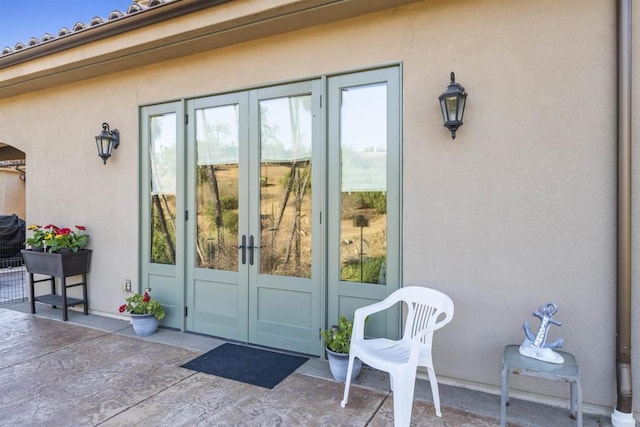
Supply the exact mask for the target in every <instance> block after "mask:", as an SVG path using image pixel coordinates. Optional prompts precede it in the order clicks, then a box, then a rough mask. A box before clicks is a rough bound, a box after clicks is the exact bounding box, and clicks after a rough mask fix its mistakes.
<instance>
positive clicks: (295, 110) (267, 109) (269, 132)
mask: <svg viewBox="0 0 640 427" xmlns="http://www.w3.org/2000/svg"><path fill="white" fill-rule="evenodd" d="M311 136H312V134H311V96H310V95H303V96H293V97H286V98H277V99H268V100H264V101H260V147H261V150H260V221H261V226H260V230H261V237H260V241H261V250H260V273H262V274H276V275H280V276H293V277H306V278H310V277H311V240H312V239H311V237H312V227H311V218H312V209H311Z"/></svg>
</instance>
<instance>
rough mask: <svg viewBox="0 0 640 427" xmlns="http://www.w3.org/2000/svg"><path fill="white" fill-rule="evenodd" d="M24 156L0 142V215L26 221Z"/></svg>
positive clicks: (25, 166) (25, 168) (21, 152)
mask: <svg viewBox="0 0 640 427" xmlns="http://www.w3.org/2000/svg"><path fill="white" fill-rule="evenodd" d="M26 171H27V164H26V155H25V153H24V152H23V151H20V150H18V149H17V148H15V147H12V146H11V145H9V144H7V143H6V142H4V141H0V215H11V214H16V215H18V216H19V217H20V218H22V219H26V215H27V212H26V185H25V181H26V173H27V172H26Z"/></svg>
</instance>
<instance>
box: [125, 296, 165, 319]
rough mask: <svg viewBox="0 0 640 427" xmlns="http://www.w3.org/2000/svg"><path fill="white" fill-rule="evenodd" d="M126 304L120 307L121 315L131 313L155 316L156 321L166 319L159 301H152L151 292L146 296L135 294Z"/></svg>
mask: <svg viewBox="0 0 640 427" xmlns="http://www.w3.org/2000/svg"><path fill="white" fill-rule="evenodd" d="M126 302H127V303H126V304H122V305H121V306H120V309H119V311H120V313H124V312H125V311H126V312H129V313H131V314H153V315H154V316H155V318H156V319H158V320H162V319H164V308H163V307H162V304H160V302H159V301H154V300H152V299H151V296H150V295H149V292H145V293H144V295H140V294H137V293H136V294H133V295H131V296H130V297H129V298H127V299H126Z"/></svg>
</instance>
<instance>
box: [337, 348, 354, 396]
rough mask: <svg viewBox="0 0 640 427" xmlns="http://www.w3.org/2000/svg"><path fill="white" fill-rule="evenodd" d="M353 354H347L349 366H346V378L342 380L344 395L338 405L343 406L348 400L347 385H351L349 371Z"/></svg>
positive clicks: (350, 370) (351, 368) (351, 367)
mask: <svg viewBox="0 0 640 427" xmlns="http://www.w3.org/2000/svg"><path fill="white" fill-rule="evenodd" d="M354 359H355V356H354V355H353V354H349V366H348V367H347V378H345V380H344V395H343V396H342V402H340V406H341V407H342V408H344V407H345V406H347V402H349V386H350V385H351V372H352V371H353V362H354Z"/></svg>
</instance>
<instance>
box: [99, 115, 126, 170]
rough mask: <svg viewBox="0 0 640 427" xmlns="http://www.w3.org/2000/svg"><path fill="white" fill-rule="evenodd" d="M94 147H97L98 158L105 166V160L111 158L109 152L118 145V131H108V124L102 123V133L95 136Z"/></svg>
mask: <svg viewBox="0 0 640 427" xmlns="http://www.w3.org/2000/svg"><path fill="white" fill-rule="evenodd" d="M96 145H97V146H98V157H100V158H101V159H102V162H103V164H105V165H106V164H107V159H108V158H109V157H111V151H112V150H113V149H114V148H118V145H120V132H118V129H114V130H109V124H108V123H103V124H102V132H100V135H98V136H96Z"/></svg>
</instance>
